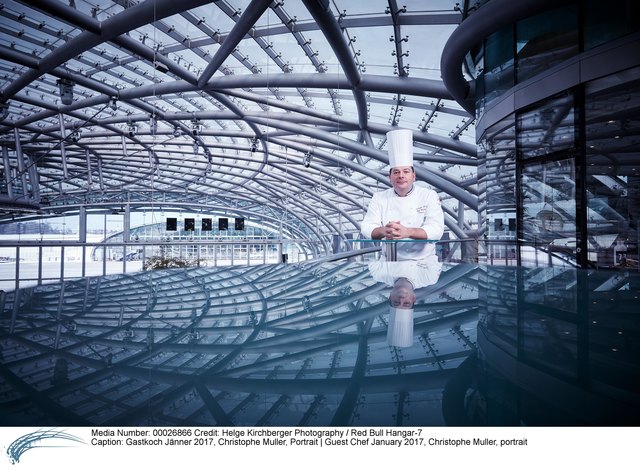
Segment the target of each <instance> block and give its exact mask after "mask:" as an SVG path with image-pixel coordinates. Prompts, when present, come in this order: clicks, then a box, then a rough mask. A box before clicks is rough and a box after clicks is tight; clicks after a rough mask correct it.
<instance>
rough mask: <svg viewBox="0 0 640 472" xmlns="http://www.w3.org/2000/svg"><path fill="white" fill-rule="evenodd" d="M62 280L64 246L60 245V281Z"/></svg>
mask: <svg viewBox="0 0 640 472" xmlns="http://www.w3.org/2000/svg"><path fill="white" fill-rule="evenodd" d="M63 281H64V246H60V282H63Z"/></svg>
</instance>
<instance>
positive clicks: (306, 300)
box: [0, 258, 640, 426]
mask: <svg viewBox="0 0 640 472" xmlns="http://www.w3.org/2000/svg"><path fill="white" fill-rule="evenodd" d="M639 293H640V278H639V277H638V275H637V274H621V273H618V272H616V273H611V272H593V273H586V272H585V273H582V272H579V271H576V270H575V269H566V268H563V269H551V268H544V269H522V268H520V269H517V268H512V267H500V268H497V267H491V266H489V267H487V266H478V265H467V264H441V263H439V262H438V261H437V259H435V258H434V259H428V260H423V261H403V262H395V263H394V262H383V261H370V262H332V263H308V264H289V265H287V264H285V265H275V266H257V267H225V268H210V269H189V270H170V271H153V272H147V273H139V274H131V275H119V276H107V277H101V278H88V279H82V280H78V281H69V282H66V283H64V284H63V285H48V286H42V287H38V288H33V289H23V290H21V291H19V292H17V293H16V292H12V293H6V294H2V299H1V300H0V301H1V302H2V306H1V308H2V318H1V319H0V329H1V330H0V421H1V422H2V423H3V424H5V425H53V424H54V425H236V426H247V425H251V426H253V425H264V426H266V425H286V426H295V425H308V426H328V425H357V426H370V425H403V426H412V425H463V424H476V425H487V424H488V425H494V424H508V425H519V424H522V425H534V424H549V425H555V424H575V425H583V424H634V425H640V420H639V418H640V414H639V413H638V411H639V408H640V391H639V390H640V388H639V387H638V384H639V382H637V381H636V379H638V378H640V377H639V375H638V374H639V373H640V369H639V364H640V321H639V320H638V315H637V312H638V310H637V306H638V294H639Z"/></svg>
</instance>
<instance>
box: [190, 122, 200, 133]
mask: <svg viewBox="0 0 640 472" xmlns="http://www.w3.org/2000/svg"><path fill="white" fill-rule="evenodd" d="M191 133H193V135H194V136H198V135H199V134H200V133H202V125H201V124H200V122H199V121H198V120H193V121H192V122H191Z"/></svg>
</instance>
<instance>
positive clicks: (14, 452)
mask: <svg viewBox="0 0 640 472" xmlns="http://www.w3.org/2000/svg"><path fill="white" fill-rule="evenodd" d="M60 440H62V441H74V442H79V443H84V441H83V440H82V439H80V438H79V437H77V436H74V435H72V434H69V433H65V432H64V431H60V430H56V429H39V430H38V431H35V432H33V433H29V434H25V435H24V436H20V437H19V438H18V439H16V440H15V441H13V442H12V443H11V444H10V445H9V447H8V448H7V455H8V456H9V459H10V460H11V463H12V464H16V463H17V462H20V457H21V456H22V454H24V453H25V452H27V451H28V450H29V449H34V448H36V447H66V446H63V445H61V444H60Z"/></svg>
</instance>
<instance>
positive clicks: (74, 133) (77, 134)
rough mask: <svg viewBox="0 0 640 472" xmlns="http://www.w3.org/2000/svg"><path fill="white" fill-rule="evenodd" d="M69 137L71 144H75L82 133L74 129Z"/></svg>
mask: <svg viewBox="0 0 640 472" xmlns="http://www.w3.org/2000/svg"><path fill="white" fill-rule="evenodd" d="M69 137H70V138H71V141H72V142H74V143H77V142H78V141H80V138H81V137H82V132H81V131H80V130H79V129H74V130H73V131H72V132H71V135H70V136H69Z"/></svg>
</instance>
